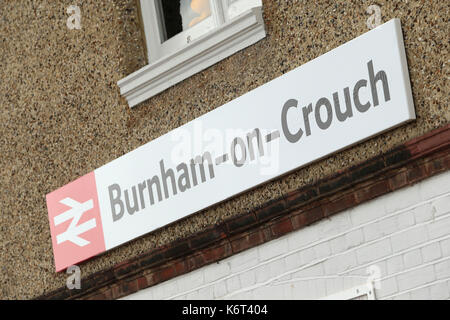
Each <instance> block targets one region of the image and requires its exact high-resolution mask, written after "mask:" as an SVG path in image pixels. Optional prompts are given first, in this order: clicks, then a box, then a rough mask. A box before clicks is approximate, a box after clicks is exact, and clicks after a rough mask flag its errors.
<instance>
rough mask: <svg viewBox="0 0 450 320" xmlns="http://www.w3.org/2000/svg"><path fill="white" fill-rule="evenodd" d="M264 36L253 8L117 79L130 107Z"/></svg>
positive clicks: (259, 11)
mask: <svg viewBox="0 0 450 320" xmlns="http://www.w3.org/2000/svg"><path fill="white" fill-rule="evenodd" d="M265 36H266V32H265V28H264V20H263V16H262V8H261V7H257V8H253V9H251V10H249V11H247V12H245V13H243V14H242V15H240V16H238V17H236V18H234V19H233V20H232V21H230V22H228V23H226V24H224V25H223V26H222V27H220V28H218V29H216V30H214V31H212V32H210V33H208V34H206V35H205V36H203V37H201V38H199V39H198V40H196V41H194V42H193V43H191V44H190V45H188V46H186V47H185V48H183V49H181V50H179V51H177V52H175V53H173V54H171V55H168V56H166V57H163V58H161V59H159V60H158V61H155V62H153V63H151V64H149V65H147V66H145V67H144V68H142V69H140V70H138V71H136V72H134V73H132V74H130V75H129V76H127V77H126V78H124V79H122V80H120V81H118V83H117V84H118V86H119V87H120V93H121V95H122V96H124V97H125V98H126V99H127V101H128V104H129V106H130V108H132V107H134V106H136V105H138V104H139V103H141V102H143V101H145V100H147V99H149V98H151V97H153V96H155V95H157V94H158V93H161V92H162V91H164V90H166V89H168V88H170V87H171V86H173V85H175V84H177V83H179V82H181V81H183V80H185V79H187V78H189V77H190V76H192V75H194V74H196V73H198V72H200V71H202V70H204V69H206V68H208V67H210V66H212V65H214V64H216V63H217V62H219V61H220V60H223V59H225V58H227V57H229V56H231V55H232V54H234V53H236V52H238V51H240V50H242V49H244V48H246V47H248V46H250V45H252V44H254V43H256V42H258V41H259V40H261V39H263V38H264V37H265Z"/></svg>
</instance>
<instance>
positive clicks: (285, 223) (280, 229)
mask: <svg viewBox="0 0 450 320" xmlns="http://www.w3.org/2000/svg"><path fill="white" fill-rule="evenodd" d="M271 229H272V234H273V235H274V236H275V237H281V236H282V235H285V234H286V233H289V232H291V231H292V230H293V227H292V222H291V220H290V219H289V218H287V219H284V220H281V221H279V222H277V223H275V224H274V225H272V226H271Z"/></svg>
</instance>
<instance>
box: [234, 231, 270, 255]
mask: <svg viewBox="0 0 450 320" xmlns="http://www.w3.org/2000/svg"><path fill="white" fill-rule="evenodd" d="M262 243H264V235H263V233H262V232H261V231H257V232H254V233H251V234H247V235H246V236H244V237H241V238H238V239H235V240H232V241H231V247H232V250H233V253H238V252H241V251H244V250H246V249H249V248H252V247H255V246H257V245H259V244H262Z"/></svg>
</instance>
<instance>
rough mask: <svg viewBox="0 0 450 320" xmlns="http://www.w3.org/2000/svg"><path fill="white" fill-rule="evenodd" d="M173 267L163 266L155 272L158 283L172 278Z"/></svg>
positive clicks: (173, 275) (173, 273) (173, 274)
mask: <svg viewBox="0 0 450 320" xmlns="http://www.w3.org/2000/svg"><path fill="white" fill-rule="evenodd" d="M175 275H176V273H175V268H174V266H168V267H164V268H162V269H161V270H159V271H157V272H156V280H157V282H158V283H160V282H163V281H166V280H169V279H172V278H173V277H175Z"/></svg>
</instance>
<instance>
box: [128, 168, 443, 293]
mask: <svg viewBox="0 0 450 320" xmlns="http://www.w3.org/2000/svg"><path fill="white" fill-rule="evenodd" d="M371 266H376V267H375V270H379V272H380V274H379V275H378V276H379V281H378V282H376V283H375V284H378V285H379V288H377V289H376V290H375V292H376V298H377V299H450V172H447V173H444V174H441V175H439V176H436V177H433V178H430V179H427V180H425V181H423V182H421V183H419V184H417V185H414V186H412V187H408V188H404V189H402V190H399V191H396V192H394V193H391V194H388V195H385V196H382V197H380V198H377V199H375V200H373V201H370V202H368V203H365V204H362V205H360V206H358V207H355V208H352V209H350V210H347V211H345V212H342V213H339V214H337V215H335V216H332V217H331V218H330V219H324V220H322V221H319V222H317V223H315V224H313V225H311V226H309V227H306V228H304V229H302V230H299V231H296V232H293V233H291V234H288V235H286V236H284V237H282V238H280V239H277V240H274V241H271V242H269V243H266V244H263V245H261V246H259V247H257V248H252V249H249V250H247V251H244V252H241V253H239V254H237V255H234V256H232V257H230V258H227V259H225V260H223V261H220V262H219V263H214V264H211V265H209V266H206V267H204V268H202V269H200V270H195V271H193V272H191V273H189V274H186V275H184V276H181V277H178V278H175V279H171V280H169V281H167V282H165V283H162V284H159V285H157V286H154V287H151V288H148V289H145V290H142V291H140V292H138V293H136V294H133V295H130V296H128V297H126V298H125V299H317V298H323V297H325V296H329V295H332V294H336V293H339V292H341V291H343V290H346V289H349V288H352V287H354V286H359V285H363V284H365V283H367V280H368V273H367V270H368V268H369V267H371Z"/></svg>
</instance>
